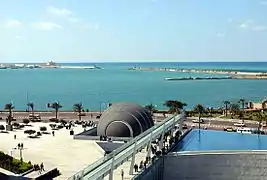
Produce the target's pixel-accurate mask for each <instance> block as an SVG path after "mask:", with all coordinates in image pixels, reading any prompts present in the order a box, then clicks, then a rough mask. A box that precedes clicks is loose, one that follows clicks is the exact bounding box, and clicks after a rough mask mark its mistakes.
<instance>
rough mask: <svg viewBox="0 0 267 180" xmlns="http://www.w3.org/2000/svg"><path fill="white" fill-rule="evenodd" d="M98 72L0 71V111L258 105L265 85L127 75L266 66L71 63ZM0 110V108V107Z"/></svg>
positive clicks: (265, 65)
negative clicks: (52, 106) (56, 105)
mask: <svg viewBox="0 0 267 180" xmlns="http://www.w3.org/2000/svg"><path fill="white" fill-rule="evenodd" d="M95 64H96V65H97V66H100V67H101V68H102V69H60V68H58V69H52V68H51V69H0V78H1V88H0V94H1V95H0V109H3V108H4V106H5V104H7V103H10V102H12V103H13V104H14V106H15V109H17V110H26V109H27V102H33V103H34V104H35V109H38V110H48V109H47V103H52V102H60V104H61V105H62V106H63V107H62V110H71V109H72V106H73V104H75V103H80V102H81V103H83V106H84V108H85V109H89V110H92V111H99V110H104V109H106V108H107V105H108V104H109V103H116V102H122V101H123V102H134V103H137V104H140V105H147V104H153V105H155V106H156V107H157V108H158V109H165V107H164V105H163V104H164V102H165V101H166V100H179V101H183V102H185V103H186V104H187V107H186V108H187V109H190V108H192V107H193V106H195V105H196V104H203V105H204V106H206V107H215V108H217V107H221V106H222V105H223V104H222V102H223V101H224V100H230V101H231V102H237V101H238V100H239V99H241V98H242V99H243V98H244V99H246V100H248V101H254V102H257V101H261V100H263V99H265V98H266V97H267V80H238V79H233V80H228V79H225V80H201V81H166V80H165V78H177V77H189V76H191V77H207V76H213V77H214V76H226V75H219V74H197V73H178V72H159V71H158V72H157V71H130V70H128V69H129V68H132V67H135V66H136V67H144V68H145V67H158V68H189V69H191V68H195V69H227V70H238V71H243V72H258V71H261V72H267V62H154V63H139V62H138V63H132V62H131V63H83V64H81V63H76V64H60V65H64V66H67V65H70V66H91V65H95ZM1 106H2V107H1Z"/></svg>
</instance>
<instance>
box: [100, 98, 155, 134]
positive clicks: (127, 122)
mask: <svg viewBox="0 0 267 180" xmlns="http://www.w3.org/2000/svg"><path fill="white" fill-rule="evenodd" d="M153 125H154V122H153V119H152V117H151V115H150V113H149V112H148V111H147V110H146V109H145V108H143V107H142V106H139V105H137V104H134V103H116V104H112V106H110V107H109V108H108V109H107V110H106V111H105V112H104V113H103V114H102V116H101V118H100V120H99V123H98V126H97V135H99V136H100V135H104V136H115V137H132V136H133V137H135V136H137V135H139V134H140V133H142V132H144V131H145V130H147V129H149V128H150V127H152V126H153Z"/></svg>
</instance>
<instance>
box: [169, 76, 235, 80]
mask: <svg viewBox="0 0 267 180" xmlns="http://www.w3.org/2000/svg"><path fill="white" fill-rule="evenodd" d="M222 79H232V77H181V78H165V80H167V81H185V80H222Z"/></svg>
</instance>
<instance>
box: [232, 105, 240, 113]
mask: <svg viewBox="0 0 267 180" xmlns="http://www.w3.org/2000/svg"><path fill="white" fill-rule="evenodd" d="M230 111H231V114H232V115H236V114H239V113H240V106H239V104H230Z"/></svg>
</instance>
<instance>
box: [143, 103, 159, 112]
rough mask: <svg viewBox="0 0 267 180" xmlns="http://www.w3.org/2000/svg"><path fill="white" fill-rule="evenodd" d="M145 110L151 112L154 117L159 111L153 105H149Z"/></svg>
mask: <svg viewBox="0 0 267 180" xmlns="http://www.w3.org/2000/svg"><path fill="white" fill-rule="evenodd" d="M145 109H146V110H147V111H149V112H150V114H151V115H152V114H153V113H154V112H155V111H156V110H157V109H156V107H155V106H154V105H153V104H148V105H146V106H145Z"/></svg>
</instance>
